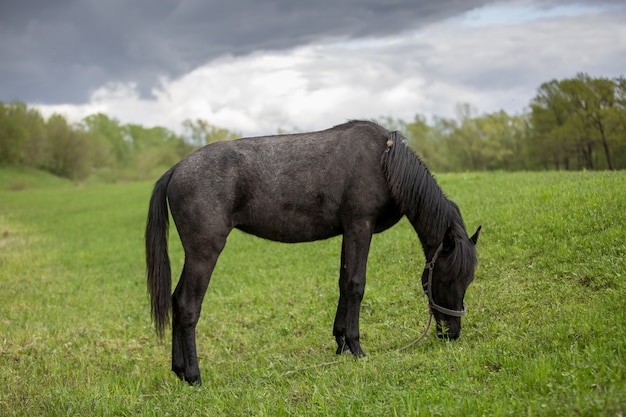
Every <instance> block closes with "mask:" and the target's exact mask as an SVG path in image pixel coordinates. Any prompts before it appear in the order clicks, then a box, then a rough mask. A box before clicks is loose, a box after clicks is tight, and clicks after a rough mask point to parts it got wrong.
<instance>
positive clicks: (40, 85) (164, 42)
mask: <svg viewBox="0 0 626 417" xmlns="http://www.w3.org/2000/svg"><path fill="white" fill-rule="evenodd" d="M487 2H488V1H484V0H440V1H436V2H435V1H431V0H423V1H422V0H369V1H359V0H343V1H334V0H324V1H306V2H304V1H302V2H300V1H294V0H272V1H261V0H242V1H238V0H233V1H221V0H220V1H202V0H190V1H182V0H166V1H152V0H133V1H122V0H107V1H103V0H86V1H85V0H60V1H59V0H57V1H54V2H53V1H48V0H39V1H37V0H15V1H11V0H8V1H3V2H2V4H1V5H0V57H1V58H0V59H1V61H0V100H2V101H9V100H15V99H17V100H22V101H27V102H35V101H37V102H46V103H63V102H65V103H68V102H72V103H80V102H85V101H87V100H88V98H89V95H90V94H91V93H92V92H93V90H94V89H96V88H98V87H100V86H103V85H105V84H107V83H112V82H135V83H137V85H138V87H139V91H140V92H141V93H142V94H144V95H146V94H149V92H150V89H151V88H152V87H153V86H155V85H157V83H158V79H159V77H163V76H167V77H176V76H179V75H181V74H183V73H185V72H187V71H190V70H191V69H193V68H194V67H196V66H198V65H200V64H203V63H205V62H207V61H209V60H211V59H212V58H216V57H218V56H220V55H223V54H234V55H245V54H247V53H250V52H252V51H258V50H268V51H269V50H281V49H287V48H290V47H294V46H297V45H303V44H308V43H312V42H317V41H325V40H342V39H356V38H360V37H380V36H386V35H390V34H394V33H399V32H402V31H405V30H410V29H415V28H418V27H420V26H421V25H424V24H426V23H429V22H433V21H437V20H440V19H444V18H447V17H452V16H456V15H458V14H461V13H463V12H465V11H467V10H470V9H472V8H474V7H478V6H481V5H483V4H484V3H487Z"/></svg>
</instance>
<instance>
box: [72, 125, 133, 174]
mask: <svg viewBox="0 0 626 417" xmlns="http://www.w3.org/2000/svg"><path fill="white" fill-rule="evenodd" d="M82 126H83V127H84V129H86V130H87V131H88V132H90V133H91V134H92V135H93V136H95V137H96V138H97V139H95V140H97V141H99V142H102V143H106V144H107V146H108V149H109V151H110V153H111V155H112V157H113V160H114V165H115V166H117V167H124V166H128V165H130V164H131V162H132V159H133V146H132V142H131V140H130V138H129V137H128V134H127V132H126V130H125V129H124V127H123V126H121V125H120V123H119V121H118V120H116V119H111V118H109V117H108V116H107V115H105V114H102V113H97V114H93V115H90V116H87V117H85V118H84V119H83V121H82Z"/></svg>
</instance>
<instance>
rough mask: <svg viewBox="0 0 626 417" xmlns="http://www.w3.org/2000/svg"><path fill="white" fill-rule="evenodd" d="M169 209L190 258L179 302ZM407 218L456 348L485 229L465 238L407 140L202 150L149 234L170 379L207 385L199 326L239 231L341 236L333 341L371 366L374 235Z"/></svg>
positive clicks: (170, 189)
mask: <svg viewBox="0 0 626 417" xmlns="http://www.w3.org/2000/svg"><path fill="white" fill-rule="evenodd" d="M168 202H169V209H170V212H171V214H172V218H173V219H174V222H175V224H176V228H177V229H178V234H179V236H180V240H181V242H182V246H183V248H184V252H185V262H184V266H183V270H182V274H181V277H180V280H179V282H178V285H177V286H176V289H175V290H174V293H173V294H171V285H172V284H171V271H170V261H169V257H168V253H167V235H168V228H169V224H168ZM405 215H406V216H407V217H408V219H409V221H410V223H411V225H412V226H413V228H414V229H415V231H416V233H417V235H418V237H419V239H420V242H421V245H422V248H423V250H424V255H425V257H426V260H427V261H429V262H428V263H427V266H426V268H425V269H424V273H423V275H422V285H423V287H424V291H425V292H426V293H427V295H428V298H429V304H430V306H431V311H432V314H434V316H435V319H436V320H437V323H438V331H439V334H440V336H441V335H444V336H446V337H449V338H451V339H455V338H457V337H458V336H459V335H460V332H461V316H462V315H463V314H464V313H465V307H464V305H463V297H464V295H465V291H466V289H467V287H468V285H469V284H470V282H471V281H472V280H473V278H474V269H475V266H476V250H475V248H474V246H475V244H476V241H477V239H478V233H479V231H480V228H479V229H478V230H477V231H476V233H475V234H474V235H473V236H472V237H471V238H470V237H468V235H467V233H466V231H465V226H464V224H463V220H462V218H461V213H460V211H459V208H458V207H457V205H456V204H455V203H454V202H452V201H450V200H449V199H448V198H446V196H445V195H444V194H443V192H442V191H441V189H440V188H439V186H438V185H437V183H436V182H435V179H434V178H433V177H432V175H431V174H430V173H429V171H428V169H427V168H426V166H425V165H424V164H423V163H422V162H421V160H420V159H419V158H418V157H417V156H416V155H415V154H414V153H413V152H412V151H411V150H410V149H409V148H408V147H407V145H406V139H404V138H403V137H402V135H401V134H400V133H398V132H389V131H388V130H386V129H384V128H382V127H380V126H378V125H376V124H374V123H370V122H363V121H352V122H348V123H345V124H342V125H339V126H336V127H333V128H331V129H328V130H324V131H320V132H312V133H301V134H292V135H277V136H266V137H258V138H244V139H239V140H234V141H228V142H216V143H212V144H210V145H207V146H205V147H203V148H200V149H198V150H196V151H195V152H193V153H192V154H191V155H189V156H188V157H186V158H185V159H183V160H182V161H180V162H179V163H177V164H176V165H175V166H173V167H172V168H171V169H170V170H168V171H167V172H166V173H165V174H163V176H162V177H161V178H160V179H159V180H158V181H157V182H156V184H155V186H154V191H153V192H152V197H151V199H150V207H149V212H148V221H147V227H146V264H147V271H148V272H147V276H148V290H149V293H150V298H151V307H152V317H153V319H154V322H155V325H156V328H157V332H158V333H159V335H161V336H162V335H163V333H164V331H165V327H166V326H167V325H168V323H169V315H170V310H171V311H172V370H173V371H174V372H175V373H176V375H177V376H178V377H179V378H180V379H183V380H186V381H188V382H189V383H190V384H201V379H200V369H199V367H198V359H197V355H196V337H195V329H196V324H197V323H198V319H199V317H200V309H201V307H202V300H203V298H204V294H205V292H206V290H207V287H208V285H209V281H210V279H211V274H212V272H213V269H214V268H215V263H216V262H217V258H218V256H219V255H220V252H221V251H222V249H223V248H224V245H225V244H226V237H227V236H228V234H229V233H230V231H231V230H232V229H233V228H237V229H240V230H243V231H244V232H247V233H251V234H253V235H256V236H260V237H262V238H265V239H269V240H274V241H280V242H289V243H294V242H309V241H314V240H320V239H326V238H330V237H332V236H337V235H343V242H342V245H341V266H340V270H339V302H338V305H337V313H336V316H335V322H334V326H333V335H334V337H335V339H336V341H337V345H338V347H337V353H342V352H344V351H349V352H351V353H352V354H353V355H354V356H356V357H358V356H363V355H364V353H363V350H362V349H361V344H360V342H359V311H360V307H361V300H362V299H363V293H364V290H365V270H366V264H367V256H368V252H369V249H370V242H371V239H372V234H373V233H378V232H382V231H384V230H386V229H388V228H390V227H391V226H393V225H394V224H396V223H397V222H398V221H399V220H400V219H401V218H402V216H405ZM444 328H445V332H444V331H443V330H444Z"/></svg>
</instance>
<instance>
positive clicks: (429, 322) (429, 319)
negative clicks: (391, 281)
mask: <svg viewBox="0 0 626 417" xmlns="http://www.w3.org/2000/svg"><path fill="white" fill-rule="evenodd" d="M428 316H429V317H428V324H426V330H424V333H422V334H421V336H420V337H418V338H417V339H415V340H413V341H412V342H411V343H409V344H408V345H405V346H402V347H399V348H397V349H394V350H391V351H389V352H386V353H381V354H378V355H374V356H378V357H380V356H386V355H389V354H391V353H397V352H402V351H405V350H407V349H409V348H410V347H411V346H413V345H416V344H418V343H419V342H421V341H422V340H424V338H425V337H426V336H427V335H428V331H429V330H430V325H431V324H432V322H433V312H432V310H431V309H430V305H429V306H428ZM338 363H339V361H338V360H334V361H331V362H324V363H318V364H317V365H311V366H305V367H304V368H299V369H293V370H291V371H287V372H284V373H283V374H281V376H290V375H294V374H298V373H300V372H304V371H308V370H310V369H315V368H323V367H325V366H330V365H337V364H338Z"/></svg>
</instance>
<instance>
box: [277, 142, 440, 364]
mask: <svg viewBox="0 0 626 417" xmlns="http://www.w3.org/2000/svg"><path fill="white" fill-rule="evenodd" d="M387 145H388V146H389V142H387ZM391 145H393V142H392V144H391ZM389 147H391V146H389ZM442 248H443V242H441V244H440V245H439V247H438V248H437V250H436V251H435V254H434V255H433V258H432V259H431V261H430V262H428V263H427V264H426V269H428V283H427V294H426V295H427V296H428V324H426V330H424V333H422V335H421V336H420V337H418V338H417V339H415V340H413V341H412V342H411V343H409V344H408V345H405V346H402V347H399V348H397V349H394V350H391V351H389V352H386V353H381V354H379V355H375V356H386V355H389V354H391V353H397V352H402V351H405V350H407V349H409V348H410V347H411V346H413V345H416V344H418V343H419V342H421V341H422V340H424V338H425V337H426V336H427V335H428V331H429V330H430V325H431V324H432V322H433V310H432V308H433V307H432V306H433V305H434V304H435V303H434V302H433V301H432V294H431V286H432V279H433V269H434V268H435V261H436V260H437V257H438V256H439V252H441V249H442ZM338 363H339V361H338V360H335V361H331V362H324V363H319V364H317V365H311V366H306V367H304V368H300V369H294V370H291V371H287V372H285V373H283V374H282V375H281V376H290V375H293V374H297V373H300V372H304V371H308V370H309V369H315V368H323V367H325V366H330V365H337V364H338Z"/></svg>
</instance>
